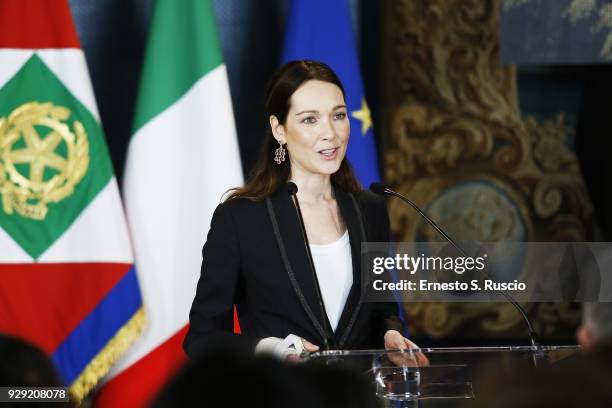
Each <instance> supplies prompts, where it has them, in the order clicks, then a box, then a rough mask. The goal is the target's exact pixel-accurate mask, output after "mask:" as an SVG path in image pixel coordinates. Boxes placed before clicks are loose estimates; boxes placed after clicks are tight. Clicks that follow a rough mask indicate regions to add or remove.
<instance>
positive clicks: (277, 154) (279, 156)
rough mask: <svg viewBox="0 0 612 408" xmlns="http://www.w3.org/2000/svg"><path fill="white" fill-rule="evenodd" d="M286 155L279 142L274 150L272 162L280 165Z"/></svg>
mask: <svg viewBox="0 0 612 408" xmlns="http://www.w3.org/2000/svg"><path fill="white" fill-rule="evenodd" d="M286 153H287V150H285V148H284V147H283V144H282V143H281V142H280V141H279V142H278V148H277V149H276V150H274V161H275V162H276V164H281V163H282V162H284V161H285V154H286Z"/></svg>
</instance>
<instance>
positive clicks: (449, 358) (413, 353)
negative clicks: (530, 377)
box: [307, 345, 580, 407]
mask: <svg viewBox="0 0 612 408" xmlns="http://www.w3.org/2000/svg"><path fill="white" fill-rule="evenodd" d="M579 351H580V346H575V345H569V346H516V347H515V346H507V347H440V348H420V349H406V350H328V351H320V352H316V353H313V354H311V355H310V356H309V357H308V359H307V363H310V364H324V365H340V366H341V367H343V368H346V369H349V370H356V371H358V372H359V373H361V374H362V375H365V376H367V380H368V382H369V383H370V384H371V385H372V391H373V392H375V393H376V396H377V397H378V401H379V402H380V406H381V407H417V406H418V407H446V406H456V405H457V404H458V403H459V402H463V401H459V400H465V399H469V398H475V397H477V396H478V395H479V393H483V392H486V387H484V386H483V383H484V382H485V381H486V380H487V375H486V373H489V374H488V377H489V378H488V379H490V376H491V374H490V373H494V375H495V376H500V378H503V376H504V375H505V374H510V373H513V372H516V370H519V369H521V368H530V367H544V366H547V365H551V364H559V363H561V362H562V361H563V360H566V359H568V358H571V357H572V356H574V355H575V354H576V353H578V352H579ZM418 353H420V355H419V354H418ZM423 356H424V357H426V360H425V359H424V358H423ZM465 402H468V401H465Z"/></svg>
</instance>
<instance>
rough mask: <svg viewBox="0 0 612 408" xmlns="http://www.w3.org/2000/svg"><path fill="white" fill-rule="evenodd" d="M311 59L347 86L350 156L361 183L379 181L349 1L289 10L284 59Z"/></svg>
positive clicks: (301, 3) (297, 0)
mask: <svg viewBox="0 0 612 408" xmlns="http://www.w3.org/2000/svg"><path fill="white" fill-rule="evenodd" d="M297 59H311V60H316V61H321V62H324V63H325V64H327V65H329V66H330V67H331V68H332V69H333V70H334V71H335V72H336V74H337V75H338V76H339V77H340V80H341V81H342V85H344V89H345V93H346V94H345V98H346V105H347V108H348V114H349V119H350V124H351V136H350V138H349V143H348V149H347V157H348V159H349V161H350V163H351V165H352V166H353V169H354V170H355V174H356V176H357V178H358V179H359V181H360V182H361V184H362V185H363V186H364V187H365V188H368V187H369V185H370V183H372V182H375V181H380V174H379V170H378V159H377V155H376V143H375V140H374V132H373V129H372V119H371V117H370V109H369V108H368V104H367V103H366V99H365V95H364V92H363V81H362V79H361V69H360V67H359V58H358V57H357V47H356V46H355V36H354V33H353V28H352V26H351V16H350V14H349V9H348V5H347V3H346V0H293V1H292V2H291V7H290V9H289V18H288V20H287V32H286V33H285V46H284V50H283V62H288V61H291V60H297Z"/></svg>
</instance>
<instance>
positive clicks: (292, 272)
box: [270, 188, 329, 339]
mask: <svg viewBox="0 0 612 408" xmlns="http://www.w3.org/2000/svg"><path fill="white" fill-rule="evenodd" d="M270 202H271V204H272V207H273V209H274V214H275V216H276V220H277V225H278V230H279V233H280V238H281V240H282V242H281V243H280V245H282V246H283V247H284V250H285V252H286V254H287V259H286V260H285V259H284V260H283V263H284V264H285V269H286V272H287V274H288V275H289V279H290V280H291V284H292V286H293V289H294V291H295V293H296V295H297V296H298V298H299V300H300V303H301V305H302V308H303V309H304V311H305V312H306V314H307V315H308V318H309V319H310V321H311V323H312V324H313V326H314V327H315V329H316V330H317V332H318V333H319V335H320V336H321V338H322V339H323V338H325V331H324V329H323V325H324V324H329V323H327V316H325V319H324V320H322V318H323V316H321V309H320V307H319V301H318V297H317V292H316V288H315V283H314V281H313V276H312V272H311V270H310V261H309V260H308V254H307V253H306V247H305V245H304V240H303V238H302V231H301V227H300V222H299V219H298V216H297V209H296V207H295V205H294V203H293V199H292V198H291V196H290V195H289V194H288V193H287V192H286V191H285V190H284V189H283V188H281V189H280V190H279V191H277V192H276V193H275V194H274V195H273V196H272V197H271V199H270ZM279 249H280V250H281V256H282V251H283V249H281V248H279Z"/></svg>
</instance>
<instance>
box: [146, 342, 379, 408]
mask: <svg viewBox="0 0 612 408" xmlns="http://www.w3.org/2000/svg"><path fill="white" fill-rule="evenodd" d="M367 385H368V384H367V381H366V380H365V378H363V377H361V376H359V375H358V374H355V373H352V372H348V371H345V370H343V369H341V368H338V367H328V366H324V365H316V366H310V365H309V364H299V365H287V364H284V363H282V362H280V361H279V360H278V359H275V358H272V357H270V356H253V355H252V354H251V353H248V352H246V351H245V350H244V349H242V348H239V349H236V348H234V347H223V348H210V349H209V350H208V351H207V352H205V353H203V354H200V355H199V356H198V357H197V358H195V359H193V360H191V361H190V363H188V364H187V365H186V366H185V368H184V369H183V370H182V371H181V372H179V373H178V375H177V376H176V377H175V378H174V379H173V380H172V381H171V382H170V383H169V384H168V385H167V386H166V387H165V388H164V389H163V390H162V391H161V392H160V394H159V395H158V396H157V398H156V399H155V400H154V401H153V402H152V404H151V405H150V407H151V408H170V407H172V408H173V407H192V406H198V407H221V406H223V407H266V408H286V407H292V408H302V407H303V408H306V407H320V408H326V407H330V408H331V407H352V408H374V407H375V406H376V405H375V399H374V393H373V391H372V392H371V393H369V394H368V391H367V390H368V386H367Z"/></svg>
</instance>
